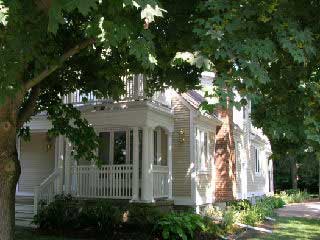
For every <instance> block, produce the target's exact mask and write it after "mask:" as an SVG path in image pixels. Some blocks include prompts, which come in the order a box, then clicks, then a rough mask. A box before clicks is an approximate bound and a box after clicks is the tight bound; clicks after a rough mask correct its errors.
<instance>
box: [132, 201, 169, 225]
mask: <svg viewBox="0 0 320 240" xmlns="http://www.w3.org/2000/svg"><path fill="white" fill-rule="evenodd" d="M163 216H164V213H163V212H161V211H160V209H158V208H155V207H150V206H138V205H130V206H129V207H128V221H127V223H128V224H130V225H137V226H140V227H141V226H143V227H147V228H149V227H151V228H153V226H154V225H155V224H156V223H157V221H158V220H159V219H160V218H161V217H163Z"/></svg>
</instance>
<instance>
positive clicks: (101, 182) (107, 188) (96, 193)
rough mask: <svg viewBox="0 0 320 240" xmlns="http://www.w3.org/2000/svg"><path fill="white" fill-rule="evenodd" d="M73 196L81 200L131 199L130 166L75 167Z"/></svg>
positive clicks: (131, 169)
mask: <svg viewBox="0 0 320 240" xmlns="http://www.w3.org/2000/svg"><path fill="white" fill-rule="evenodd" d="M75 168H76V170H75V172H74V174H75V177H74V181H75V182H74V186H75V187H74V194H75V195H76V196H77V197H83V198H114V199H131V198H132V173H133V168H132V165H103V166H101V167H100V168H98V167H96V166H76V167H75Z"/></svg>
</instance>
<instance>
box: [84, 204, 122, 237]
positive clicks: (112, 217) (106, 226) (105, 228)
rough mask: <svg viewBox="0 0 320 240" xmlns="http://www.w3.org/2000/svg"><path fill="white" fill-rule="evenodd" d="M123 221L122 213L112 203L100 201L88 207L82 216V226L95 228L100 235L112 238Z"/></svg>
mask: <svg viewBox="0 0 320 240" xmlns="http://www.w3.org/2000/svg"><path fill="white" fill-rule="evenodd" d="M121 221H122V212H121V211H120V209H119V208H118V207H117V206H113V205H112V203H111V202H109V201H105V200H100V201H98V202H97V203H96V204H95V205H94V206H87V207H86V208H84V209H83V210H82V212H81V215H80V222H81V226H85V227H86V226H87V227H93V228H94V229H95V231H96V232H97V234H98V235H107V236H112V235H113V233H114V230H115V229H117V228H118V227H119V225H120V223H121Z"/></svg>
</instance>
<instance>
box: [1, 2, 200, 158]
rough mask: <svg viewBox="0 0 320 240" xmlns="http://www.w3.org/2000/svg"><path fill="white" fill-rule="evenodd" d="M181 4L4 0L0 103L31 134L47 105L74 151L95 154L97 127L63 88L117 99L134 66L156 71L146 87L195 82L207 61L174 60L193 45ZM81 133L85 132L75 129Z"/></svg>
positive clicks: (183, 86)
mask: <svg viewBox="0 0 320 240" xmlns="http://www.w3.org/2000/svg"><path fill="white" fill-rule="evenodd" d="M194 3H196V1H195V2H194ZM176 4H180V3H179V2H174V3H172V2H167V1H154V0H140V1H139V0H136V1H130V0H123V1H101V0H100V1H95V0H80V1H74V0H72V1H69V0H26V1H19V0H0V44H1V46H2V47H1V48H0V54H1V56H2V57H1V59H0V69H1V71H0V110H1V112H14V113H11V114H9V115H8V116H4V117H5V121H10V122H12V125H13V126H14V127H15V128H16V131H21V133H23V134H27V131H26V130H27V128H25V129H20V128H21V126H23V125H24V123H26V122H27V121H28V120H29V119H30V117H31V116H32V115H34V114H36V113H37V112H42V111H45V112H47V113H48V117H49V119H50V120H51V121H52V123H53V129H52V130H51V133H52V134H53V135H58V134H63V135H65V136H67V137H68V138H69V139H70V140H71V141H72V142H73V143H74V146H76V148H77V149H76V150H77V151H75V153H76V154H77V155H76V157H77V158H81V157H85V158H88V159H92V158H93V156H94V154H91V153H94V150H95V149H96V147H97V144H98V142H97V138H96V136H95V134H94V131H93V129H92V128H91V126H90V124H89V123H88V122H87V121H86V120H85V119H83V118H82V117H81V114H80V113H79V112H77V110H76V109H74V108H73V107H72V106H65V105H63V102H62V96H66V95H68V94H70V93H72V92H74V91H75V90H79V91H80V92H81V93H83V94H87V93H90V92H94V93H95V94H96V95H97V96H100V97H106V98H108V97H112V98H114V99H118V98H119V96H121V95H122V94H123V93H124V85H123V81H122V79H121V77H122V76H124V75H129V74H135V73H143V74H145V75H148V76H149V78H148V79H152V80H149V81H148V82H147V87H148V92H153V91H154V90H157V89H162V88H164V87H166V86H173V87H174V88H177V89H180V90H183V91H185V90H187V89H190V88H194V87H195V85H197V83H198V77H199V74H200V72H201V71H202V68H203V66H204V64H201V63H199V62H198V63H197V64H196V65H195V64H193V63H190V62H188V61H185V60H183V59H182V60H181V61H175V63H174V64H172V62H173V61H174V59H179V56H178V57H176V53H177V52H186V51H189V52H193V42H191V41H190V37H189V36H190V35H191V34H192V28H191V22H190V21H189V19H190V17H191V16H192V14H191V13H192V11H185V9H182V8H176V7H175V6H176ZM167 9H170V11H167ZM173 33H174V34H173ZM188 33H189V34H188ZM177 35H178V36H180V37H179V38H177V37H176V36H177ZM9 102H13V103H14V104H8V103H9ZM7 108H10V109H7ZM16 109H17V110H18V111H16ZM2 110H3V111H2ZM90 129H91V130H90ZM84 133H86V134H87V136H88V137H81V138H79V137H77V135H79V134H80V135H81V134H84ZM84 146H88V147H84ZM89 152H91V153H89ZM88 154H89V155H88ZM90 154H91V155H90Z"/></svg>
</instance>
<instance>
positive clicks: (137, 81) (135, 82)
mask: <svg viewBox="0 0 320 240" xmlns="http://www.w3.org/2000/svg"><path fill="white" fill-rule="evenodd" d="M122 80H123V82H124V87H125V94H124V95H122V96H120V99H119V100H118V102H133V101H140V100H146V99H149V100H152V101H154V102H158V103H160V104H162V105H165V106H169V107H170V105H171V99H170V100H168V99H167V98H166V97H167V96H166V95H165V94H164V93H163V92H156V93H154V95H153V97H151V98H150V97H147V95H146V93H145V91H144V90H145V78H144V77H143V75H142V74H138V75H130V76H126V77H122ZM64 102H65V103H72V104H74V105H78V106H81V105H84V104H101V103H114V102H115V101H114V100H112V99H111V98H98V97H96V96H95V95H94V93H93V92H90V93H87V94H84V93H81V91H80V90H77V91H75V92H74V93H71V94H69V95H68V96H65V97H64Z"/></svg>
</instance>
